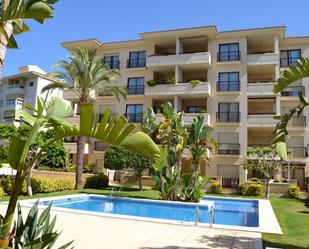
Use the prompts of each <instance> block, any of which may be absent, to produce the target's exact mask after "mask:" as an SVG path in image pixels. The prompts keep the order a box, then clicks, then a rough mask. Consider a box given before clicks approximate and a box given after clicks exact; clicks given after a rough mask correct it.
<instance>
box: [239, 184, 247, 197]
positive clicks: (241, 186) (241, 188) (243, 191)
mask: <svg viewBox="0 0 309 249" xmlns="http://www.w3.org/2000/svg"><path fill="white" fill-rule="evenodd" d="M247 189H248V187H247V185H246V184H239V186H238V189H237V192H238V194H239V195H243V196H245V195H246V193H247Z"/></svg>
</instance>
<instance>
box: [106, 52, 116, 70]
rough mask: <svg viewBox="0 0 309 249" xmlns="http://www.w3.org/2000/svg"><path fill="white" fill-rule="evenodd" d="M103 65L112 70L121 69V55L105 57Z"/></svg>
mask: <svg viewBox="0 0 309 249" xmlns="http://www.w3.org/2000/svg"><path fill="white" fill-rule="evenodd" d="M103 63H104V64H105V65H106V66H108V67H109V68H110V69H119V68H120V62H119V55H118V54H117V55H105V56H104V59H103Z"/></svg>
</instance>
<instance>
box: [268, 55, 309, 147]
mask: <svg viewBox="0 0 309 249" xmlns="http://www.w3.org/2000/svg"><path fill="white" fill-rule="evenodd" d="M306 77H309V58H301V59H300V60H299V61H297V62H296V63H295V64H293V65H290V66H289V69H287V70H285V71H284V72H283V76H282V77H280V78H279V79H278V80H277V83H276V85H275V87H274V89H273V92H274V93H275V94H277V93H279V92H281V91H282V90H283V89H285V88H286V87H288V86H290V85H291V84H293V83H294V82H296V81H298V80H302V79H303V78H306ZM308 105H309V102H307V101H306V99H305V97H304V95H303V93H302V92H300V93H299V103H298V105H297V106H295V107H294V108H292V109H291V110H290V111H289V112H288V113H286V114H283V115H281V116H278V117H275V118H276V119H278V120H279V123H278V124H277V126H276V132H275V136H274V139H273V141H272V143H274V144H275V143H277V142H284V141H285V138H286V136H287V135H288V134H289V133H288V130H287V126H288V123H289V121H290V120H291V118H292V117H293V116H297V117H299V116H301V115H302V113H303V111H304V109H305V107H306V106H308Z"/></svg>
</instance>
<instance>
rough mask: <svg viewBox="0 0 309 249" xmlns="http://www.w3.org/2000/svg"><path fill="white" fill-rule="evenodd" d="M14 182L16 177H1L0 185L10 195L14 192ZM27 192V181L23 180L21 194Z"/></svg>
mask: <svg viewBox="0 0 309 249" xmlns="http://www.w3.org/2000/svg"><path fill="white" fill-rule="evenodd" d="M13 184H14V178H8V177H6V178H1V179H0V187H1V188H2V190H3V191H4V193H5V195H10V194H11V193H12V188H13ZM26 193H27V184H26V181H24V182H23V188H22V190H21V194H26Z"/></svg>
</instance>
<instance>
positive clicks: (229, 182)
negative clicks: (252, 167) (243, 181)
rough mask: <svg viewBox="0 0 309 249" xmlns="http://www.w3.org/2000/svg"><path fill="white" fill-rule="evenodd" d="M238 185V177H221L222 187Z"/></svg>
mask: <svg viewBox="0 0 309 249" xmlns="http://www.w3.org/2000/svg"><path fill="white" fill-rule="evenodd" d="M238 185H239V178H222V187H224V188H237V187H238Z"/></svg>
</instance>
